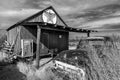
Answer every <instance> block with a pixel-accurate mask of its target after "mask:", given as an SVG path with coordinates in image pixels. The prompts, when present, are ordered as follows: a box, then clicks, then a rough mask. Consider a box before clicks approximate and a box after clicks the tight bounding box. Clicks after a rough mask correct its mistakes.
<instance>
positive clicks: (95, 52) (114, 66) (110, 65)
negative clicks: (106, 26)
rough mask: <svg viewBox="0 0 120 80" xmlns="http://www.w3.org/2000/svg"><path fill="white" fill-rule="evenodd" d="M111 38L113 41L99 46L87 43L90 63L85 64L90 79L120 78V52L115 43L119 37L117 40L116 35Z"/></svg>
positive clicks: (119, 79) (114, 79)
mask: <svg viewBox="0 0 120 80" xmlns="http://www.w3.org/2000/svg"><path fill="white" fill-rule="evenodd" d="M111 38H112V39H111V41H106V42H105V44H104V45H103V46H101V47H97V48H94V47H93V46H91V44H88V43H87V44H85V45H86V46H85V49H86V50H87V51H88V53H89V54H88V57H89V63H86V66H85V68H86V72H87V75H86V77H87V79H88V80H120V61H119V60H120V52H119V50H118V48H117V46H116V45H115V44H114V42H116V41H119V39H118V38H117V39H118V40H116V39H115V36H111ZM114 39H115V40H114Z"/></svg>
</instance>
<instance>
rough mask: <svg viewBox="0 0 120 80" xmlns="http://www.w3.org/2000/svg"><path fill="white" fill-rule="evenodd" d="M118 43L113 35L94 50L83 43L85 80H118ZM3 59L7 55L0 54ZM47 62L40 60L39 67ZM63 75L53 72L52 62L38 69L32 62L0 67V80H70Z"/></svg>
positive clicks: (119, 72) (117, 39) (119, 57)
mask: <svg viewBox="0 0 120 80" xmlns="http://www.w3.org/2000/svg"><path fill="white" fill-rule="evenodd" d="M119 43H120V38H119V37H118V36H115V35H113V36H111V41H106V42H104V45H102V46H101V47H96V48H95V47H93V46H92V45H91V44H88V43H86V44H85V43H84V50H86V51H87V53H88V54H86V56H87V58H88V59H85V60H84V64H85V66H84V68H85V71H86V80H120V50H119V46H120V45H119ZM78 49H80V47H79V48H78ZM5 57H7V55H3V54H0V62H2V61H3V59H4V58H5ZM48 60H49V59H43V60H41V61H40V65H42V64H44V63H45V62H47V61H48ZM3 73H4V74H3ZM63 75H64V73H62V72H58V71H57V70H54V68H53V63H52V62H49V63H48V64H46V65H45V66H42V67H40V68H39V69H36V68H35V67H34V61H33V63H30V64H28V63H25V62H18V63H17V64H16V65H5V66H3V67H2V66H0V80H71V79H69V77H68V76H69V75H65V76H63ZM73 80H74V79H73ZM79 80H80V79H79Z"/></svg>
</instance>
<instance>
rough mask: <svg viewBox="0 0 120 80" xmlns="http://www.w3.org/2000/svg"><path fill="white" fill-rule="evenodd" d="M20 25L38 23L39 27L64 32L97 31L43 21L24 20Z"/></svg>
mask: <svg viewBox="0 0 120 80" xmlns="http://www.w3.org/2000/svg"><path fill="white" fill-rule="evenodd" d="M21 25H22V26H34V25H36V26H37V25H38V26H40V28H41V29H49V30H59V31H65V32H80V33H91V32H97V31H95V30H88V29H79V28H72V27H65V26H61V25H56V24H50V23H45V22H25V23H23V24H21Z"/></svg>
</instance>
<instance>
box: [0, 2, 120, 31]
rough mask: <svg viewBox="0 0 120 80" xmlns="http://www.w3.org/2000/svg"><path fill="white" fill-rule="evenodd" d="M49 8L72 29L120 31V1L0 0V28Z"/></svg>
mask: <svg viewBox="0 0 120 80" xmlns="http://www.w3.org/2000/svg"><path fill="white" fill-rule="evenodd" d="M50 5H52V6H53V7H54V8H55V10H56V11H57V12H58V13H59V14H60V16H61V17H62V18H63V19H64V21H65V22H66V23H67V24H68V25H69V26H71V27H78V28H87V29H95V30H99V31H106V30H107V31H108V30H113V31H116V30H120V27H119V26H120V0H0V27H1V28H7V27H9V26H11V25H13V24H15V23H16V22H18V21H20V20H22V19H25V18H27V17H28V16H30V15H32V14H34V13H36V12H38V11H40V10H42V9H44V8H46V7H48V6H50Z"/></svg>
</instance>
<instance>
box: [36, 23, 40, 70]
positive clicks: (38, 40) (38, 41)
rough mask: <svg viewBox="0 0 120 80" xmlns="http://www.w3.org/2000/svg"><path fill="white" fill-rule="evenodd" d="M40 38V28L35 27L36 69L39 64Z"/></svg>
mask: <svg viewBox="0 0 120 80" xmlns="http://www.w3.org/2000/svg"><path fill="white" fill-rule="evenodd" d="M40 36H41V29H40V26H39V25H37V51H36V68H37V69H38V68H39V63H40V61H39V60H40V47H41V46H40Z"/></svg>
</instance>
